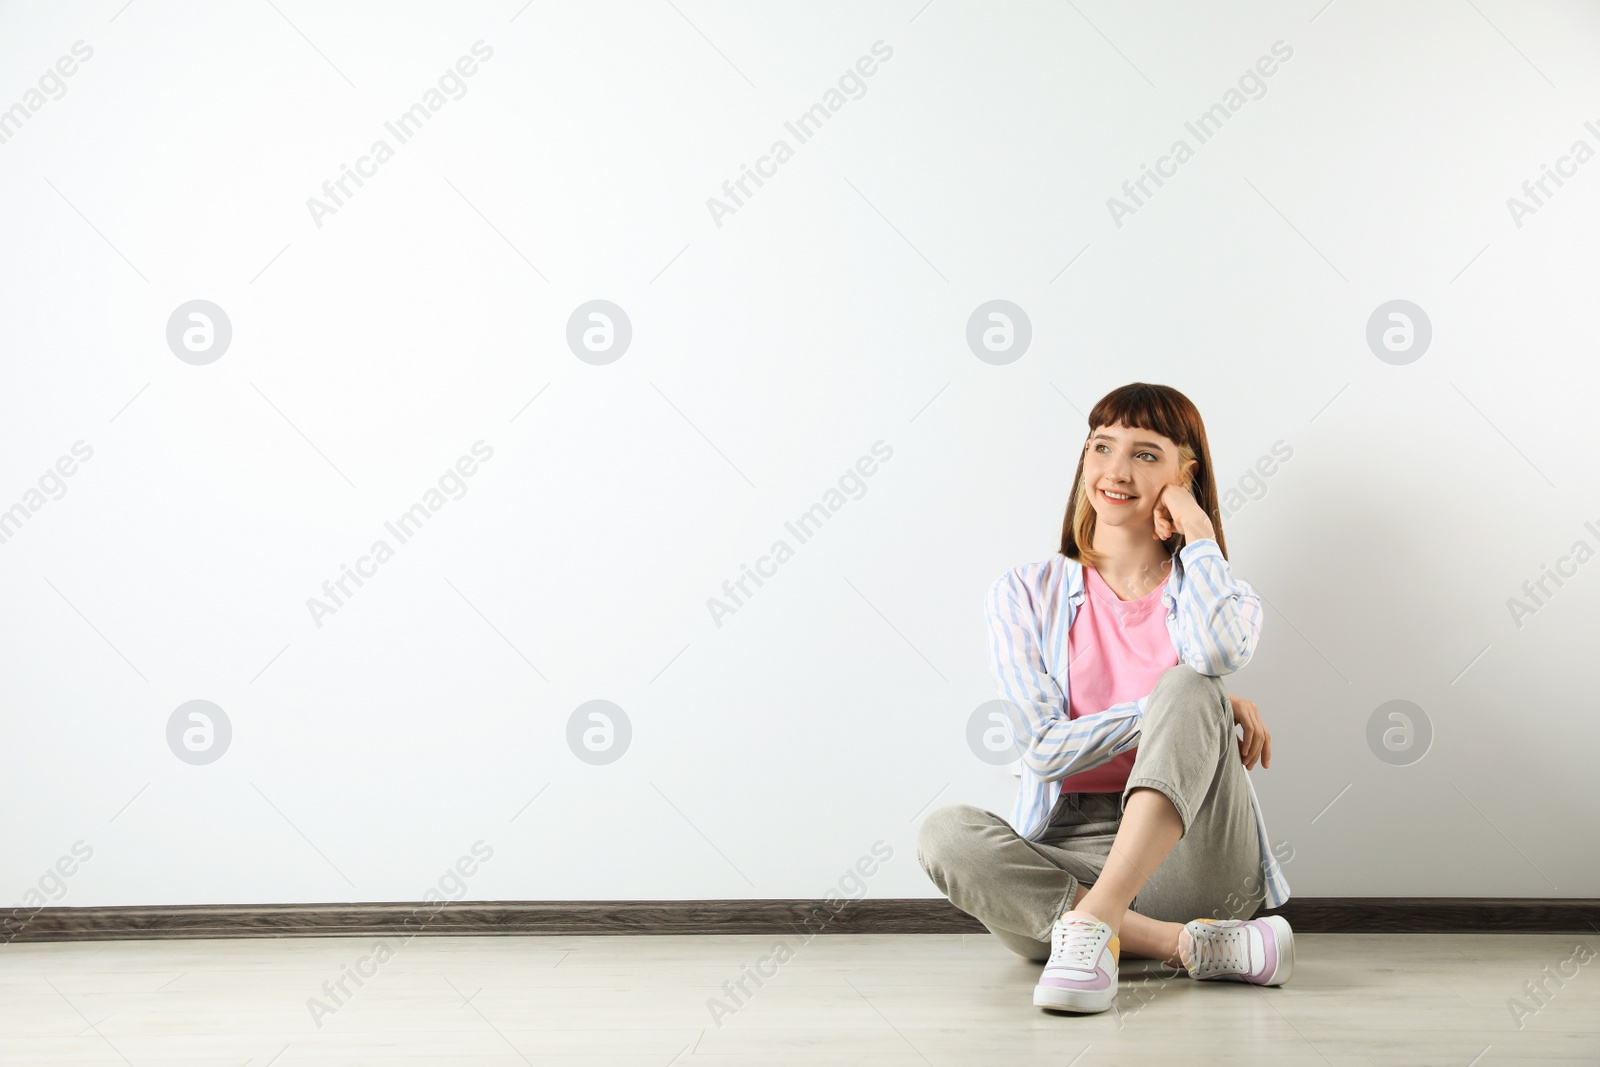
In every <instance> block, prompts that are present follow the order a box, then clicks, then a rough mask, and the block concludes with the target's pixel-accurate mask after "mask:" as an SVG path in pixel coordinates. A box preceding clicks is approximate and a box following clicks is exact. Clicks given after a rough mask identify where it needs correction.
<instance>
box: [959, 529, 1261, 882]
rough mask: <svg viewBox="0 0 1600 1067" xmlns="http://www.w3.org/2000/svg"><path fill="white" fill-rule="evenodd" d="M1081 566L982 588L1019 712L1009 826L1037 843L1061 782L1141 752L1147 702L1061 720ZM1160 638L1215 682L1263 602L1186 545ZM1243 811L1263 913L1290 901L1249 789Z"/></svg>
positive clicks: (1039, 567)
mask: <svg viewBox="0 0 1600 1067" xmlns="http://www.w3.org/2000/svg"><path fill="white" fill-rule="evenodd" d="M1083 597H1084V587H1083V566H1082V564H1080V563H1079V562H1078V561H1077V560H1073V559H1068V558H1067V557H1066V556H1064V555H1062V554H1061V553H1060V552H1057V553H1056V554H1055V555H1054V556H1052V557H1051V558H1050V559H1047V560H1043V561H1041V562H1039V563H1027V564H1023V565H1022V566H1020V567H1017V568H1015V569H1013V570H1011V571H1008V572H1007V573H1005V574H1003V575H1001V576H1000V578H998V579H997V580H996V581H995V583H994V584H993V585H992V586H990V587H989V595H988V600H987V615H988V620H989V662H990V665H991V667H992V668H993V671H994V676H995V678H996V680H997V681H998V682H999V683H1000V695H1001V696H1002V697H1004V698H1005V699H1006V700H1007V701H1009V702H1010V703H1011V704H1012V705H1014V706H1015V707H1016V708H1017V710H1018V711H1019V712H1020V716H1019V718H1020V720H1021V721H1020V722H1018V723H1015V724H1014V725H1015V726H1016V727H1018V728H1019V730H1018V734H1017V739H1016V740H1017V748H1018V751H1019V753H1020V755H1021V759H1020V760H1019V762H1018V765H1017V767H1016V773H1017V774H1018V775H1019V777H1020V778H1021V781H1020V782H1019V783H1018V789H1017V799H1016V804H1015V807H1014V808H1013V809H1012V814H1011V825H1012V827H1013V828H1014V829H1015V830H1016V831H1017V833H1019V834H1021V835H1022V836H1023V837H1025V838H1027V839H1029V840H1032V841H1036V840H1038V839H1039V838H1040V837H1041V836H1042V835H1043V833H1044V831H1045V829H1046V827H1047V826H1048V825H1049V816H1050V811H1051V809H1052V808H1053V807H1054V806H1055V802H1056V797H1057V796H1058V795H1059V793H1060V786H1059V785H1057V784H1055V783H1059V782H1060V781H1061V779H1062V778H1065V777H1066V776H1067V775H1069V774H1077V773H1079V772H1081V771H1087V770H1092V769H1094V768H1095V767H1098V766H1100V765H1101V764H1103V763H1106V762H1108V761H1109V760H1112V759H1114V758H1116V757H1117V756H1120V755H1122V754H1123V753H1124V752H1127V751H1128V750H1130V749H1135V748H1138V747H1139V728H1140V724H1141V723H1142V721H1143V716H1144V710H1145V704H1146V702H1147V701H1148V700H1149V699H1150V697H1149V695H1148V694H1147V695H1146V696H1143V697H1140V698H1139V699H1138V700H1129V701H1124V702H1123V703H1120V704H1114V705H1112V706H1111V707H1110V708H1107V709H1106V710H1105V711H1103V712H1100V713H1098V714H1094V715H1085V716H1083V717H1081V718H1077V719H1073V718H1071V717H1069V715H1068V714H1067V708H1068V704H1067V675H1068V671H1067V662H1066V659H1065V653H1066V650H1067V631H1068V630H1069V629H1071V628H1072V620H1073V618H1074V617H1075V616H1076V615H1077V610H1078V604H1079V603H1080V602H1081V601H1082V600H1083ZM1161 599H1162V601H1163V602H1164V604H1165V605H1166V612H1167V634H1168V635H1169V636H1170V637H1171V638H1172V647H1173V648H1174V649H1176V650H1177V652H1178V661H1179V662H1180V663H1187V664H1188V665H1189V666H1191V667H1193V668H1194V669H1195V670H1197V671H1199V672H1200V673H1201V674H1209V675H1214V676H1221V675H1224V674H1231V673H1233V672H1234V671H1236V670H1238V669H1239V668H1240V667H1243V666H1244V665H1245V664H1246V663H1247V662H1249V660H1250V656H1251V654H1252V653H1253V652H1254V651H1255V647H1256V642H1257V640H1258V639H1259V637H1260V635H1261V598H1260V596H1258V595H1257V594H1256V591H1255V590H1254V589H1252V588H1251V587H1250V585H1249V583H1247V582H1245V581H1243V580H1241V579H1238V578H1235V577H1234V576H1233V574H1232V572H1231V571H1230V570H1229V567H1228V561H1227V559H1225V558H1224V557H1223V555H1222V549H1221V547H1220V546H1219V545H1218V544H1217V542H1216V541H1214V540H1212V539H1211V538H1209V537H1208V538H1203V539H1200V540H1197V541H1190V542H1189V543H1187V544H1186V545H1184V546H1183V548H1182V549H1181V550H1180V551H1179V552H1178V554H1177V556H1176V557H1175V559H1174V563H1173V566H1172V569H1171V573H1170V576H1169V579H1168V581H1167V585H1166V588H1165V589H1164V590H1163V591H1162V593H1161ZM1245 782H1246V783H1247V784H1249V786H1250V806H1251V808H1252V809H1253V810H1254V812H1255V818H1256V830H1257V831H1258V832H1259V836H1260V839H1261V871H1262V881H1263V882H1264V883H1265V897H1266V899H1265V901H1264V906H1265V907H1268V908H1276V907H1279V906H1281V905H1282V904H1283V902H1284V901H1286V900H1288V899H1289V883H1288V881H1287V880H1286V879H1285V878H1284V876H1283V869H1282V868H1281V867H1280V866H1279V864H1278V861H1277V858H1276V857H1275V856H1274V855H1273V854H1272V849H1271V846H1270V844H1269V842H1268V838H1267V823H1266V820H1265V819H1264V818H1263V817H1262V814H1261V801H1260V800H1259V799H1258V798H1257V797H1256V787H1255V783H1253V782H1251V781H1250V772H1249V771H1248V770H1247V771H1245Z"/></svg>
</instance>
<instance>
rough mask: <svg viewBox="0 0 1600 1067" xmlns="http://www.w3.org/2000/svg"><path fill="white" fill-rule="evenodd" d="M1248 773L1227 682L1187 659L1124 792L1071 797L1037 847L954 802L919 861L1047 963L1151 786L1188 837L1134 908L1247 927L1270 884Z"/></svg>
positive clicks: (1156, 706)
mask: <svg viewBox="0 0 1600 1067" xmlns="http://www.w3.org/2000/svg"><path fill="white" fill-rule="evenodd" d="M1245 773H1246V772H1245V769H1244V763H1243V762H1242V761H1241V760H1240V758H1239V744H1238V738H1237V737H1236V736H1235V735H1234V722H1233V709H1232V706H1231V705H1230V704H1229V702H1228V695H1227V692H1226V691H1225V690H1224V688H1223V684H1222V679H1221V678H1216V677H1213V676H1211V675H1206V674H1201V673H1199V672H1198V671H1196V670H1195V669H1194V668H1193V667H1190V666H1189V665H1188V664H1182V663H1180V664H1178V665H1177V666H1176V667H1171V668H1169V669H1167V670H1166V671H1163V672H1162V674H1161V677H1160V679H1159V680H1158V681H1157V683H1156V687H1155V689H1154V690H1153V691H1152V692H1151V694H1150V699H1149V702H1148V703H1147V704H1146V706H1145V714H1144V722H1143V723H1142V725H1141V727H1140V734H1139V748H1138V750H1137V754H1136V755H1135V756H1134V760H1133V769H1132V771H1131V772H1130V774H1129V775H1128V784H1127V787H1126V788H1125V789H1124V790H1123V792H1121V793H1063V794H1061V795H1060V796H1059V797H1058V798H1057V800H1056V804H1055V807H1054V808H1053V809H1051V812H1050V824H1049V826H1048V827H1047V828H1046V829H1045V831H1044V833H1043V834H1042V835H1041V836H1040V839H1039V840H1038V841H1029V840H1028V839H1026V838H1024V837H1023V836H1022V835H1020V834H1018V833H1017V832H1016V830H1015V829H1013V828H1012V826H1011V825H1010V824H1009V823H1008V822H1007V821H1006V820H1005V819H1003V818H1001V817H1000V816H999V815H996V814H995V813H994V812H992V811H986V810H984V809H983V808H978V807H974V806H973V805H971V804H949V805H946V806H945V807H942V808H939V809H937V810H936V811H934V812H933V813H932V814H930V815H929V816H928V817H927V819H925V820H924V821H923V823H922V828H921V830H920V831H919V832H918V834H917V860H918V862H920V863H921V864H922V869H923V870H924V871H925V872H927V875H928V877H929V878H931V879H932V880H933V884H934V885H936V886H938V887H939V892H941V893H943V894H944V895H945V896H947V897H949V898H950V902H951V903H952V904H954V905H955V906H956V907H958V908H960V909H961V910H962V911H964V912H966V913H967V914H968V915H972V916H974V917H976V918H977V919H978V920H979V921H980V922H982V923H983V925H984V926H986V927H987V928H988V929H989V930H990V932H992V933H993V934H994V935H995V936H996V937H998V938H999V939H1000V940H1001V941H1002V942H1003V943H1004V944H1005V946H1006V947H1007V948H1009V949H1011V950H1012V951H1013V952H1015V953H1017V954H1018V955H1021V956H1026V957H1027V958H1029V959H1033V960H1045V959H1049V957H1050V928H1051V926H1052V925H1053V924H1054V923H1055V920H1056V919H1057V918H1058V917H1060V915H1061V914H1062V913H1063V912H1065V911H1067V910H1069V909H1070V908H1071V907H1072V905H1073V902H1074V899H1075V898H1076V896H1077V893H1078V884H1079V882H1082V883H1083V884H1084V885H1085V886H1089V885H1093V884H1094V882H1095V880H1096V879H1097V878H1098V877H1099V876H1100V871H1101V870H1102V869H1103V868H1104V866H1105V862H1106V856H1107V855H1108V854H1109V853H1110V850H1111V842H1112V840H1113V839H1114V838H1115V837H1116V834H1117V828H1118V827H1119V826H1120V825H1121V822H1122V812H1123V809H1124V807H1125V805H1126V804H1127V797H1128V793H1130V792H1132V791H1133V790H1134V789H1137V788H1140V787H1149V788H1151V789H1156V790H1159V791H1160V792H1161V793H1162V794H1164V795H1165V796H1166V797H1167V799H1169V800H1171V801H1172V804H1173V806H1174V807H1175V808H1177V809H1178V817H1179V818H1180V819H1181V820H1182V822H1183V836H1182V837H1181V838H1180V839H1179V841H1178V843H1177V845H1176V846H1175V847H1174V848H1173V850H1172V851H1171V852H1170V853H1169V854H1168V855H1167V858H1166V860H1165V861H1163V862H1162V864H1161V866H1160V867H1158V868H1157V869H1156V870H1155V871H1154V872H1152V874H1151V876H1150V879H1149V880H1148V881H1147V882H1146V883H1145V885H1144V888H1143V889H1141V890H1140V891H1139V893H1138V895H1137V896H1135V897H1134V898H1133V904H1132V910H1133V911H1135V912H1137V913H1138V914H1140V915H1145V916H1148V917H1150V918H1152V919H1161V920H1164V921H1167V922H1188V921H1189V920H1191V919H1198V918H1208V919H1248V918H1250V917H1251V916H1253V915H1254V914H1255V912H1256V909H1257V908H1259V907H1260V905H1261V901H1262V898H1263V895H1264V893H1265V888H1264V886H1263V885H1262V881H1261V878H1260V871H1259V869H1258V868H1259V867H1260V866H1261V864H1260V852H1259V849H1260V844H1259V842H1258V840H1257V838H1258V836H1259V835H1258V834H1257V832H1256V822H1255V812H1254V810H1253V809H1252V808H1251V806H1250V789H1249V784H1248V782H1247V781H1246V778H1245Z"/></svg>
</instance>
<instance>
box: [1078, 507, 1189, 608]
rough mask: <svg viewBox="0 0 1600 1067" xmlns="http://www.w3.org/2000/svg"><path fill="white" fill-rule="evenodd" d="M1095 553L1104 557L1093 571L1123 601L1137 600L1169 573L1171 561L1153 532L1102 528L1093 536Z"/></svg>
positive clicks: (1104, 526)
mask: <svg viewBox="0 0 1600 1067" xmlns="http://www.w3.org/2000/svg"><path fill="white" fill-rule="evenodd" d="M1094 550H1095V551H1096V552H1099V553H1101V554H1102V556H1103V558H1102V559H1101V560H1100V562H1099V563H1097V564H1096V565H1095V568H1094V569H1095V571H1096V572H1097V573H1098V574H1099V575H1100V577H1101V579H1102V580H1103V581H1104V582H1105V583H1106V585H1108V586H1110V587H1111V589H1112V591H1113V592H1115V593H1116V594H1117V596H1118V597H1120V598H1121V599H1123V600H1138V599H1139V598H1140V597H1142V596H1144V595H1145V594H1147V593H1149V592H1150V590H1152V589H1154V588H1155V587H1156V586H1158V585H1160V584H1161V583H1162V582H1164V581H1166V580H1167V575H1168V574H1169V573H1171V569H1172V557H1171V556H1170V555H1168V553H1167V549H1166V546H1165V545H1163V544H1162V543H1161V542H1160V541H1157V540H1156V539H1155V536H1154V531H1152V530H1148V529H1146V530H1142V531H1141V530H1128V529H1123V528H1122V527H1118V526H1106V525H1104V524H1101V525H1099V526H1098V528H1097V529H1096V530H1095V532H1094Z"/></svg>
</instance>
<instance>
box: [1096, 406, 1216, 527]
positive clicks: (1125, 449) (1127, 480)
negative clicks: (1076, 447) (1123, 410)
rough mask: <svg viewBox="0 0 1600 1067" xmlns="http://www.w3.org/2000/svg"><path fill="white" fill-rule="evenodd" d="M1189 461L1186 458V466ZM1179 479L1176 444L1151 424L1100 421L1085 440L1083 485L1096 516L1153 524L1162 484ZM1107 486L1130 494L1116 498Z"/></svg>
mask: <svg viewBox="0 0 1600 1067" xmlns="http://www.w3.org/2000/svg"><path fill="white" fill-rule="evenodd" d="M1194 466H1195V461H1194V460H1190V461H1189V471H1191V472H1192V471H1193V469H1194ZM1184 480H1185V475H1183V474H1180V473H1179V471H1178V446H1177V445H1176V444H1174V443H1173V441H1172V440H1171V439H1170V438H1167V437H1165V436H1163V435H1161V434H1158V433H1156V432H1155V431H1153V430H1142V429H1134V428H1131V427H1128V426H1123V425H1120V424H1118V425H1113V426H1102V427H1100V428H1099V429H1097V430H1095V431H1094V432H1093V433H1091V434H1090V435H1089V440H1088V441H1087V442H1086V443H1085V444H1084V456H1083V489H1084V493H1085V494H1086V495H1087V496H1088V498H1089V503H1090V504H1092V505H1093V506H1094V510H1095V517H1096V520H1097V521H1098V522H1103V523H1107V524H1109V525H1112V526H1131V527H1134V528H1136V529H1150V530H1154V529H1155V506H1156V500H1157V499H1158V497H1159V496H1160V494H1161V490H1162V488H1163V487H1165V486H1168V485H1182V484H1184ZM1108 491H1109V493H1111V494H1117V495H1119V496H1126V497H1129V498H1131V499H1127V500H1118V499H1116V498H1114V497H1113V496H1110V495H1108Z"/></svg>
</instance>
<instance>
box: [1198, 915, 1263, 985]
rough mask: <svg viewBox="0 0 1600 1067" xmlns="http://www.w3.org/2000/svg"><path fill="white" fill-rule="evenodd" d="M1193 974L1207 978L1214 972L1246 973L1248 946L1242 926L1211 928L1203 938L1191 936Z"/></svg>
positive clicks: (1247, 967) (1248, 963)
mask: <svg viewBox="0 0 1600 1067" xmlns="http://www.w3.org/2000/svg"><path fill="white" fill-rule="evenodd" d="M1191 937H1192V941H1191V944H1192V946H1193V948H1192V953H1193V956H1194V960H1193V964H1194V976H1195V977H1196V978H1209V977H1211V976H1212V975H1216V974H1247V973H1249V970H1250V946H1249V944H1248V942H1247V941H1246V937H1247V935H1246V933H1245V930H1244V928H1243V927H1234V928H1233V929H1229V930H1217V929H1212V930H1210V931H1209V932H1208V933H1207V936H1206V937H1204V938H1193V935H1191Z"/></svg>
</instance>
